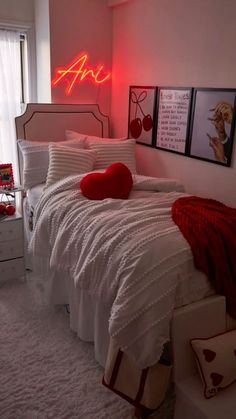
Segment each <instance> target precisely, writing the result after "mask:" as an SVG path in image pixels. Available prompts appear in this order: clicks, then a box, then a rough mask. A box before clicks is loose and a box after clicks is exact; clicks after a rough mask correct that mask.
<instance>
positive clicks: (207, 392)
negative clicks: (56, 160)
mask: <svg viewBox="0 0 236 419" xmlns="http://www.w3.org/2000/svg"><path fill="white" fill-rule="evenodd" d="M190 343H191V346H192V349H193V352H194V355H195V358H196V361H197V366H198V370H199V373H200V376H201V378H202V381H203V385H204V396H205V397H206V398H207V399H208V398H210V397H213V396H215V395H216V394H217V393H218V392H219V391H221V390H223V389H226V388H227V387H228V386H229V385H230V384H232V383H233V382H235V381H236V329H234V330H230V331H229V332H225V333H221V334H219V335H217V336H213V337H210V338H202V339H200V338H198V339H197V338H195V339H191V341H190ZM224 391H227V390H224Z"/></svg>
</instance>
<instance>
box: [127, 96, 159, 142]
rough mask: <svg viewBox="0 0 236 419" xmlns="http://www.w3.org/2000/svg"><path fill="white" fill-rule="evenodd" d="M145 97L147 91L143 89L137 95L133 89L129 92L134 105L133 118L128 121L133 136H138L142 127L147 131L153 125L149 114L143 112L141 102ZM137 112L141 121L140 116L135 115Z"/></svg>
mask: <svg viewBox="0 0 236 419" xmlns="http://www.w3.org/2000/svg"><path fill="white" fill-rule="evenodd" d="M146 97H147V91H146V90H143V91H142V92H141V93H140V94H139V95H138V96H137V94H136V93H135V92H134V91H133V92H131V102H132V103H134V104H135V105H136V109H135V118H134V119H133V120H132V121H131V122H130V132H131V135H132V137H133V138H139V137H140V135H141V133H142V128H143V129H144V130H145V131H149V130H150V129H152V127H153V121H152V117H151V115H150V114H147V115H145V113H144V112H143V109H142V106H141V103H142V102H144V101H145V99H146ZM138 112H139V113H140V116H141V117H142V121H141V119H140V117H137V114H138Z"/></svg>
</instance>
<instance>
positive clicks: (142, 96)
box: [128, 86, 156, 147]
mask: <svg viewBox="0 0 236 419" xmlns="http://www.w3.org/2000/svg"><path fill="white" fill-rule="evenodd" d="M155 105H156V87H153V86H144V87H142V86H130V88H129V124H128V138H135V139H136V140H137V143H140V144H144V145H147V146H150V147H152V146H153V135H154V115H155Z"/></svg>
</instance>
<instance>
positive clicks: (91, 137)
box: [65, 129, 127, 148]
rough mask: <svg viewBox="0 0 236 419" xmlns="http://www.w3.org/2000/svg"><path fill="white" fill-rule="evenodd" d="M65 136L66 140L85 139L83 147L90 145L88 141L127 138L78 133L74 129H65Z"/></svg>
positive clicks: (112, 141) (111, 140)
mask: <svg viewBox="0 0 236 419" xmlns="http://www.w3.org/2000/svg"><path fill="white" fill-rule="evenodd" d="M65 138H66V140H75V139H77V140H81V139H85V147H86V148H89V147H90V142H92V143H94V142H95V141H99V142H100V141H106V142H111V143H114V142H120V141H126V140H127V138H104V137H97V136H95V135H85V134H80V133H79V132H76V131H72V130H69V129H67V130H66V131H65Z"/></svg>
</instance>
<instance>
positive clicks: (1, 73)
mask: <svg viewBox="0 0 236 419" xmlns="http://www.w3.org/2000/svg"><path fill="white" fill-rule="evenodd" d="M20 62H21V61H20V32H17V31H11V30H5V29H3V30H1V29H0V163H12V165H13V173H14V179H15V181H17V182H18V180H19V169H18V159H17V147H16V132H15V117H16V116H18V115H20V114H21V104H20V101H21V68H20V65H21V64H20Z"/></svg>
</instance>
